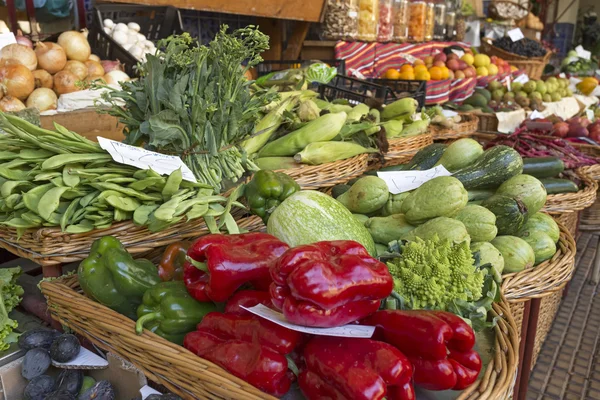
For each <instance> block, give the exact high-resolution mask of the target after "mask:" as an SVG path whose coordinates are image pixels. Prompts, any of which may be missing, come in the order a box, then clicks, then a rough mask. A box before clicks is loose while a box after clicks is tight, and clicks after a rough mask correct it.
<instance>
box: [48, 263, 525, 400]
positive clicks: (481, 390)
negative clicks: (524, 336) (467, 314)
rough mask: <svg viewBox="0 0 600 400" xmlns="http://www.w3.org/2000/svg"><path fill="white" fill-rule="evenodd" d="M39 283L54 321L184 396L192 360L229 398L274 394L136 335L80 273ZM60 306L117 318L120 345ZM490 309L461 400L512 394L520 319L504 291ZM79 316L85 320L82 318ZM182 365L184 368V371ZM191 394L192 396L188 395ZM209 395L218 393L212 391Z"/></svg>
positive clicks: (154, 338)
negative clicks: (93, 295) (490, 323)
mask: <svg viewBox="0 0 600 400" xmlns="http://www.w3.org/2000/svg"><path fill="white" fill-rule="evenodd" d="M40 286H41V290H42V293H43V295H44V296H45V297H46V299H47V302H48V309H49V311H50V312H51V314H52V317H53V318H54V319H56V320H57V321H59V322H60V323H62V324H63V325H65V326H68V327H69V328H71V329H73V330H74V331H75V332H77V333H78V334H80V335H82V336H84V337H85V338H87V339H88V340H90V341H91V342H92V343H94V344H96V345H97V346H98V347H100V348H102V349H103V350H106V351H111V352H113V353H115V354H117V355H118V356H120V357H122V358H124V359H126V360H128V361H129V362H131V363H132V364H134V365H136V366H137V367H138V368H139V369H140V370H142V371H143V372H144V373H146V374H147V375H149V378H150V379H151V380H156V381H158V383H161V384H163V385H165V386H166V387H167V388H168V389H170V390H171V391H173V392H174V393H177V394H179V395H184V398H186V399H188V398H189V399H191V398H196V397H192V396H196V393H191V392H190V391H189V389H185V388H181V387H179V386H177V385H178V383H176V382H171V381H170V380H169V378H170V379H172V380H176V381H177V380H182V379H183V378H182V376H186V377H187V376H188V375H189V374H190V368H189V367H190V364H191V365H195V366H196V367H198V366H201V368H200V369H201V373H202V374H206V375H207V376H204V375H199V374H195V376H193V377H192V378H194V381H195V382H197V381H198V380H202V378H204V379H205V380H204V381H205V382H206V381H207V380H208V379H210V378H211V377H215V375H216V376H218V377H219V378H220V379H219V382H215V383H214V385H218V386H220V387H221V388H222V387H223V386H230V387H235V388H236V389H238V390H235V391H232V392H230V393H229V395H230V396H231V397H229V396H228V398H232V399H239V400H242V399H243V400H246V399H247V400H252V399H265V400H275V397H272V396H270V395H268V394H266V393H263V392H261V391H260V390H258V389H257V388H255V387H253V386H251V385H250V384H248V383H247V382H245V381H243V380H241V379H239V378H237V377H235V376H233V375H231V374H230V373H229V372H227V371H226V370H225V369H223V368H221V367H219V366H217V365H215V364H213V363H211V362H209V361H207V360H204V359H202V358H201V357H198V356H196V355H195V354H193V353H191V352H190V351H188V350H186V349H185V348H183V347H182V346H178V345H176V344H174V343H171V342H168V341H167V340H166V339H163V338H162V337H160V336H157V335H155V334H154V333H152V332H150V331H148V330H147V329H144V331H143V333H142V334H141V335H136V333H135V328H134V327H135V322H134V321H132V320H130V319H129V318H127V317H125V316H123V315H121V314H119V313H117V312H116V311H113V310H111V309H109V308H108V307H106V306H104V305H102V304H100V303H96V302H95V301H94V300H92V299H90V298H88V297H86V296H84V295H83V294H81V293H79V292H78V291H77V290H76V289H77V288H78V287H79V282H78V278H77V275H76V274H72V275H64V276H62V277H59V278H56V279H53V280H50V281H43V282H41V285H40ZM61 307H70V308H72V309H73V310H74V311H73V313H75V311H76V312H80V313H83V312H84V311H86V310H87V309H89V308H91V312H90V314H87V313H86V314H85V316H84V317H83V318H85V319H86V320H90V321H91V322H94V321H95V320H94V318H97V319H98V320H106V319H114V320H115V322H114V323H112V324H111V325H110V328H111V329H115V330H116V329H119V335H118V338H113V341H114V342H116V345H115V344H109V343H106V342H105V341H103V340H102V339H100V338H96V337H94V336H93V334H92V333H90V332H88V331H86V330H85V329H83V328H80V327H79V326H73V325H74V323H75V322H73V321H70V320H65V319H63V318H61V316H60V315H59V312H60V311H59V310H60V308H61ZM490 313H491V315H492V317H494V318H496V317H497V321H498V323H497V324H496V326H495V327H494V330H495V333H496V335H495V340H494V341H495V343H494V350H495V354H494V356H493V357H492V358H491V360H490V362H489V364H488V365H487V367H486V370H485V373H484V374H483V375H481V376H480V377H479V378H478V379H477V381H476V382H475V383H473V384H472V385H471V386H469V387H468V388H467V389H465V390H464V391H463V392H462V393H461V394H460V395H459V396H458V397H457V400H466V399H478V398H481V399H488V398H508V397H509V396H510V393H512V389H513V386H514V384H515V378H516V372H517V364H518V361H517V360H518V353H519V337H518V334H517V332H518V329H517V326H516V323H515V321H514V318H513V316H512V314H511V312H510V306H509V304H508V302H507V300H506V298H505V297H504V295H503V294H501V299H500V301H499V302H498V303H494V304H493V305H492V310H491V311H490ZM77 317H78V318H81V317H79V316H77ZM128 344H129V345H133V346H135V345H138V344H140V347H141V350H142V351H144V350H146V349H148V348H156V349H157V350H158V351H157V352H156V353H155V354H153V357H154V358H153V359H154V360H155V359H156V358H160V359H164V360H163V361H164V362H165V363H167V362H168V360H169V359H170V358H173V361H177V362H173V363H172V364H170V365H169V372H171V371H172V372H171V373H170V375H171V376H169V377H165V376H163V375H162V374H160V373H155V372H154V370H155V369H156V370H158V368H153V365H147V364H146V365H140V363H139V362H136V361H134V360H132V359H131V358H130V357H128V356H126V355H124V354H123V352H122V351H119V346H123V345H128ZM114 347H116V348H114ZM175 357H177V359H178V360H175V359H174V358H175ZM182 362H186V365H185V366H184V365H181V363H182ZM196 364H197V365H196ZM183 367H186V368H185V369H184V368H183ZM202 367H204V368H202ZM188 387H189V386H188ZM244 388H248V389H249V392H247V393H244V397H235V396H234V395H235V393H236V392H239V390H240V389H244ZM188 394H189V395H190V396H187V395H188ZM478 394H479V395H478ZM211 398H217V397H216V396H214V395H213V396H212V397H211Z"/></svg>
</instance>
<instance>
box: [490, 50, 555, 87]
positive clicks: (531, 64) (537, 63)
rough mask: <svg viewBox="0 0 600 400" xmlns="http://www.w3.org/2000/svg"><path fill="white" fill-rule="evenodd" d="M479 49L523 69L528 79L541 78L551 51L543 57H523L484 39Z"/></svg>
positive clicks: (550, 56)
mask: <svg viewBox="0 0 600 400" xmlns="http://www.w3.org/2000/svg"><path fill="white" fill-rule="evenodd" d="M481 51H482V53H485V54H487V55H488V56H490V57H491V56H496V57H500V58H502V59H504V60H506V61H508V62H509V63H510V64H511V65H512V66H514V67H516V68H518V69H520V70H523V71H525V73H526V74H527V76H529V78H530V79H541V77H542V75H543V73H544V67H545V66H546V64H548V61H550V58H552V52H551V51H548V52H546V55H545V56H544V57H523V56H520V55H518V54H514V53H509V52H508V51H505V50H502V49H501V48H498V47H496V46H494V45H492V44H491V43H489V42H488V41H486V40H482V41H481Z"/></svg>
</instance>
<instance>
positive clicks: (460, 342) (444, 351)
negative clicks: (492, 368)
mask: <svg viewBox="0 0 600 400" xmlns="http://www.w3.org/2000/svg"><path fill="white" fill-rule="evenodd" d="M362 323H364V324H366V325H371V326H376V327H377V330H376V332H375V334H376V338H380V339H381V340H383V341H384V342H386V343H389V344H391V345H393V346H395V347H397V348H398V349H399V350H400V351H402V352H403V353H404V354H406V355H407V356H408V358H409V359H410V361H411V362H412V364H413V367H414V370H415V372H414V378H415V384H416V385H419V386H422V387H424V388H425V389H429V390H448V389H454V390H462V389H465V388H467V387H468V386H469V385H471V384H472V383H473V382H475V380H477V377H478V376H479V372H480V371H481V358H480V357H479V354H477V352H476V351H475V350H473V346H474V345H475V334H474V333H473V329H471V327H470V326H469V325H468V324H467V323H466V322H465V321H463V320H462V319H461V318H460V317H458V316H457V315H454V314H452V313H448V312H444V311H425V310H415V311H399V310H388V311H378V312H377V313H375V314H373V315H372V316H370V317H369V318H367V319H365V320H364V321H362Z"/></svg>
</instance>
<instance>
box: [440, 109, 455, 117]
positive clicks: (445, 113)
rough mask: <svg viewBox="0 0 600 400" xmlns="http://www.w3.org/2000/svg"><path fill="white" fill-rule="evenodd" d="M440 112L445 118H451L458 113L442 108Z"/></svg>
mask: <svg viewBox="0 0 600 400" xmlns="http://www.w3.org/2000/svg"><path fill="white" fill-rule="evenodd" d="M442 114H443V115H444V117H446V118H452V117H455V116H457V115H458V113H457V112H456V111H452V110H442Z"/></svg>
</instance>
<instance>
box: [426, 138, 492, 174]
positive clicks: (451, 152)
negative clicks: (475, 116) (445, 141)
mask: <svg viewBox="0 0 600 400" xmlns="http://www.w3.org/2000/svg"><path fill="white" fill-rule="evenodd" d="M482 154H483V147H482V146H481V145H480V144H479V142H477V141H476V140H473V139H469V138H464V139H459V140H457V141H456V142H454V143H452V144H450V145H449V146H448V147H447V148H446V151H444V154H443V155H442V158H440V161H438V162H437V164H436V165H440V164H441V165H443V166H444V168H446V169H447V170H448V171H450V172H454V171H458V170H459V169H461V168H465V167H468V166H469V165H471V164H473V163H474V162H475V161H476V160H477V159H478V158H479V157H480V156H481V155H482Z"/></svg>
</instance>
